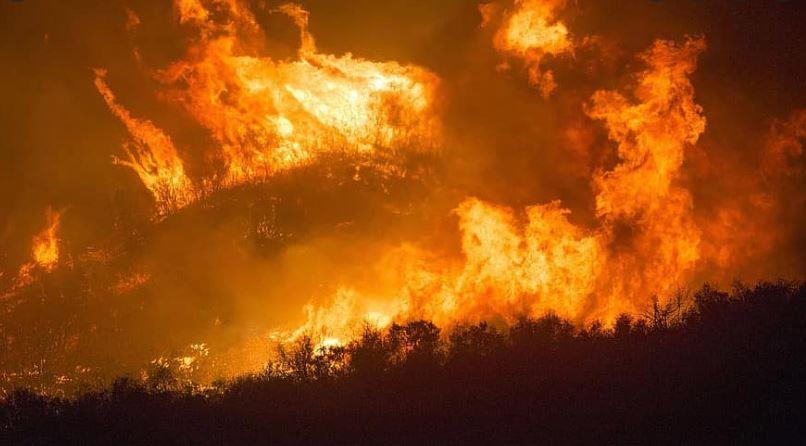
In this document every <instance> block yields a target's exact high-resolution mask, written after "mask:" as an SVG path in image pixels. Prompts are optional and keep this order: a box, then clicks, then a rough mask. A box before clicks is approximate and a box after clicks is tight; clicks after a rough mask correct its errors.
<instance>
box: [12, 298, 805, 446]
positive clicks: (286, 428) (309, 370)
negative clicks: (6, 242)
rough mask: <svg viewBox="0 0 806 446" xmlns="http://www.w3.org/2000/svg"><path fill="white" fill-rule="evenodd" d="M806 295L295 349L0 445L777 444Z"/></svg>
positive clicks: (794, 373) (49, 413)
mask: <svg viewBox="0 0 806 446" xmlns="http://www.w3.org/2000/svg"><path fill="white" fill-rule="evenodd" d="M805 339H806V284H804V283H800V284H792V283H776V284H770V283H761V284H758V285H756V286H754V287H752V288H748V287H744V286H736V287H735V288H734V289H733V290H732V291H731V292H730V293H725V292H722V291H718V290H716V289H714V288H711V287H709V286H705V287H703V288H702V289H700V290H699V291H698V292H696V293H694V295H693V296H692V299H691V300H690V302H688V304H686V303H685V301H680V300H675V301H674V304H673V305H670V306H667V307H663V306H660V305H655V306H654V308H653V309H652V311H651V312H650V313H649V314H647V315H646V316H644V317H641V318H637V319H635V318H633V317H630V316H628V315H623V316H621V317H620V318H619V319H618V321H617V322H616V323H615V325H614V326H613V327H612V329H604V328H603V327H602V326H601V325H600V324H593V325H591V326H588V327H585V328H584V329H578V328H575V327H574V326H573V325H572V324H571V323H569V322H568V321H564V320H562V319H560V318H558V317H556V316H553V315H547V316H544V317H542V318H540V319H522V320H520V321H518V322H516V323H515V324H513V325H511V326H509V327H502V328H497V327H494V326H492V325H490V324H487V323H480V324H477V325H466V326H460V327H455V328H453V329H452V330H451V331H450V332H449V333H441V331H440V329H439V328H438V327H436V326H435V325H434V324H432V323H430V322H428V321H414V322H411V323H408V324H406V325H393V326H392V327H390V328H389V329H388V330H385V331H383V332H379V331H376V330H373V329H371V328H369V327H367V328H366V329H365V330H364V332H363V334H362V335H361V336H360V338H359V339H357V340H356V341H354V342H353V343H351V344H349V345H347V346H344V347H336V348H317V347H316V343H315V340H312V339H310V338H301V339H300V340H299V341H298V342H297V343H296V344H295V345H293V346H286V347H285V348H281V349H279V351H278V354H277V356H276V360H275V362H272V363H271V364H269V366H268V367H267V368H266V371H265V372H264V373H263V374H260V375H257V376H249V377H244V378H241V379H239V380H236V381H234V382H229V383H220V384H218V385H216V386H214V387H213V388H211V389H205V390H199V389H195V390H194V389H193V388H190V387H182V386H180V385H178V384H176V382H175V380H172V378H171V376H159V377H156V378H153V379H151V380H149V381H145V382H140V381H137V380H132V379H128V378H121V379H119V380H117V381H116V382H115V383H114V384H113V385H112V386H111V387H110V388H108V389H105V390H102V391H91V392H87V393H84V394H82V395H80V396H79V397H77V398H74V399H60V398H51V397H43V396H38V395H36V394H34V393H31V392H29V391H24V390H18V391H16V392H14V393H12V394H10V395H9V397H8V398H6V400H5V401H4V402H3V403H2V404H0V443H3V444H113V443H114V444H251V443H260V444H286V443H293V444H316V443H326V444H355V443H373V444H375V443H378V444H389V443H393V444H400V443H405V444H421V443H428V444H432V443H435V444H444V443H458V444H464V443H473V444H479V443H481V444H534V443H549V444H552V443H557V442H562V443H569V442H571V443H597V444H601V443H639V444H641V443H691V442H695V443H726V442H731V443H733V442H739V443H777V442H781V441H783V442H787V440H788V442H795V441H796V439H798V438H802V434H804V433H806V432H805V431H806V423H805V422H806V415H804V414H803V413H802V412H800V411H799V406H800V405H801V404H802V403H803V402H804V401H806V361H804V359H803V358H805V357H806V343H804V340H805Z"/></svg>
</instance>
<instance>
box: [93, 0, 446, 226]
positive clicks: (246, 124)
mask: <svg viewBox="0 0 806 446" xmlns="http://www.w3.org/2000/svg"><path fill="white" fill-rule="evenodd" d="M175 6H176V8H175V9H176V11H177V14H178V18H179V22H180V24H182V25H184V26H186V27H188V28H190V29H192V30H194V31H196V32H197V35H198V37H197V40H196V41H195V42H194V43H193V45H192V46H191V48H190V49H189V50H188V52H187V56H186V58H184V59H183V60H180V61H177V62H175V63H173V64H171V65H170V66H169V67H167V68H166V69H164V70H161V71H159V74H158V75H157V79H158V80H159V81H160V82H161V83H162V84H163V85H164V87H165V90H164V91H163V92H162V94H161V97H162V98H163V99H165V100H167V101H169V102H172V103H175V104H179V105H180V106H181V107H183V108H184V109H185V110H186V111H187V113H188V114H189V115H190V116H191V117H193V118H194V120H196V122H198V124H199V125H201V126H202V127H203V128H205V129H206V130H207V131H209V133H210V135H211V136H212V138H213V139H214V140H215V141H216V143H217V144H218V147H219V153H217V155H216V157H215V158H217V159H220V160H222V161H223V163H224V167H225V169H224V172H225V175H224V177H223V178H220V177H217V178H205V179H204V181H202V184H204V183H205V182H208V183H209V182H218V183H221V184H224V185H225V186H232V185H236V184H241V183H244V182H251V181H255V180H258V179H260V178H264V177H267V176H271V175H273V174H275V173H276V172H279V171H282V170H285V169H289V168H293V167H295V166H299V165H303V164H306V163H310V162H313V161H314V160H315V159H316V158H317V156H319V155H321V154H323V153H328V152H343V153H348V154H357V155H361V154H364V155H372V154H384V153H387V154H392V153H394V151H397V150H401V149H414V148H418V149H419V150H423V149H426V150H427V149H428V148H429V147H432V146H433V145H434V142H435V141H436V140H438V139H439V133H440V131H439V121H438V118H437V113H436V110H435V107H436V103H437V97H436V91H437V87H438V79H437V77H436V76H435V75H433V74H432V73H430V72H429V71H428V70H426V69H424V68H420V67H416V66H405V65H401V64H398V63H397V62H374V61H369V60H365V59H361V58H357V57H354V56H352V55H351V54H345V55H343V56H334V55H328V54H322V53H319V52H318V51H317V48H316V43H315V40H314V38H313V36H312V35H311V34H310V32H309V31H308V13H307V12H306V11H305V10H303V9H302V8H301V7H299V6H297V5H294V4H285V5H283V6H281V7H279V8H277V9H276V10H273V11H272V12H274V13H281V14H285V15H287V16H288V17H290V18H291V20H292V21H293V22H294V24H295V25H296V26H297V27H298V28H299V36H300V42H301V44H300V47H299V50H298V54H297V57H296V58H295V59H292V60H274V59H272V58H270V57H265V56H260V55H258V54H257V53H259V51H258V47H259V44H258V43H255V42H253V40H254V39H250V36H253V35H255V34H259V33H260V32H261V30H260V28H259V26H258V25H257V22H256V21H255V17H254V16H253V15H252V13H251V12H250V11H249V10H248V9H247V8H245V7H244V6H243V5H242V4H241V3H240V2H238V1H235V0H228V1H225V0H211V1H208V2H201V1H199V0H178V1H177V2H176V3H175ZM213 9H214V10H215V11H216V14H212V13H211V12H210V11H212V10H213ZM220 14H223V15H224V16H225V18H224V19H222V18H221V17H218V15H220ZM214 16H216V17H214ZM103 76H104V72H103V71H99V72H98V75H97V78H96V86H97V88H98V90H99V91H100V92H101V94H102V95H103V97H104V99H105V100H106V102H107V104H108V105H109V107H110V109H111V110H112V112H113V113H114V114H115V115H116V116H117V117H118V118H119V119H121V121H123V122H124V124H126V127H127V128H128V130H129V133H130V134H131V135H132V137H133V139H134V143H135V149H134V150H133V151H132V150H129V154H130V160H128V161H125V162H121V164H124V165H127V166H129V167H131V168H133V169H134V170H135V171H136V172H137V173H138V175H139V176H140V178H141V180H142V181H143V183H144V185H145V186H146V187H148V188H149V189H150V190H151V191H152V193H153V194H154V196H155V198H156V199H157V201H158V202H159V203H161V204H163V206H164V207H173V208H178V207H181V206H183V205H185V204H187V203H189V202H190V201H192V200H193V193H192V189H193V186H192V185H191V182H190V181H189V180H188V178H187V176H186V174H185V172H184V169H183V167H182V166H183V162H182V158H181V156H180V155H179V153H178V152H177V150H176V149H175V148H174V146H173V144H172V142H171V139H170V137H168V136H167V135H166V134H165V133H164V132H163V131H161V130H159V129H158V128H157V127H156V126H154V125H153V124H152V123H151V122H150V121H142V120H137V119H134V118H132V117H131V116H130V115H129V113H128V111H126V110H125V109H124V108H122V107H121V106H119V105H117V104H116V103H115V100H114V95H113V94H112V92H111V91H110V89H109V88H108V87H107V85H106V83H105V82H104V80H103V79H104V78H103ZM166 190H167V191H171V193H170V194H169V196H168V197H166V196H165V194H164V193H163V191H166ZM170 199H173V202H175V203H176V205H175V206H167V202H170ZM169 210H170V209H169Z"/></svg>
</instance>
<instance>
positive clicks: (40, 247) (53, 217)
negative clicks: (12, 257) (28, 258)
mask: <svg viewBox="0 0 806 446" xmlns="http://www.w3.org/2000/svg"><path fill="white" fill-rule="evenodd" d="M46 218H47V226H46V227H45V229H43V230H42V232H40V233H39V234H37V235H36V236H34V240H33V246H32V248H31V252H32V256H33V260H34V262H35V263H36V264H37V265H39V266H40V267H41V268H43V269H45V270H47V271H50V270H52V269H53V268H54V267H55V266H56V264H57V263H59V239H58V237H57V235H56V233H57V232H58V231H59V224H60V221H61V214H60V213H59V212H55V211H53V210H51V209H48V210H47V212H46Z"/></svg>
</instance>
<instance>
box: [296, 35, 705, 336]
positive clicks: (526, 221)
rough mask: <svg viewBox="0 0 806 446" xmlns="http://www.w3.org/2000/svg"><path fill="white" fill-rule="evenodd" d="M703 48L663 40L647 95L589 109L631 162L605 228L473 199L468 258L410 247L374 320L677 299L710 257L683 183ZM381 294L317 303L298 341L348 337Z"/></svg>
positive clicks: (611, 312) (586, 315) (651, 57)
mask: <svg viewBox="0 0 806 446" xmlns="http://www.w3.org/2000/svg"><path fill="white" fill-rule="evenodd" d="M704 49H705V43H704V41H703V40H702V39H688V40H686V41H685V42H684V43H682V44H677V43H675V42H671V41H664V40H659V41H656V42H655V43H654V44H653V45H652V47H651V48H650V49H649V50H647V51H646V52H645V53H643V54H642V55H641V56H640V59H641V60H642V61H643V62H644V63H646V65H647V66H648V68H647V69H646V70H645V71H643V72H641V73H639V74H638V76H637V86H636V88H635V98H636V100H637V102H635V103H633V102H631V101H630V100H629V99H627V98H626V97H625V96H623V95H622V94H620V93H617V92H609V91H599V92H597V93H595V94H594V95H593V97H592V99H591V101H590V104H589V106H588V114H589V115H590V117H592V118H594V119H597V120H601V121H604V123H605V126H606V127H607V129H608V131H609V134H610V138H611V139H612V140H613V141H614V142H616V143H617V144H618V155H619V158H620V160H621V162H620V163H619V164H618V165H616V166H615V167H614V168H613V169H612V170H610V171H607V172H604V173H602V174H600V175H597V176H596V177H595V178H594V179H593V184H594V186H595V188H596V190H597V197H596V205H597V215H598V217H599V220H600V226H599V227H597V228H595V229H585V228H582V227H578V226H576V225H574V224H572V223H571V222H570V221H569V220H568V218H567V217H568V214H570V211H569V210H567V209H565V208H563V207H562V205H561V203H560V202H559V201H554V202H551V203H548V204H544V205H535V206H530V207H527V208H526V211H525V216H524V217H525V218H519V217H517V216H516V215H515V213H514V212H513V210H511V209H509V208H505V207H501V206H497V205H495V204H491V203H486V202H483V201H481V200H478V199H475V198H469V199H466V200H465V201H463V202H462V203H461V204H460V205H459V206H458V207H457V209H456V214H457V216H458V218H459V225H458V226H459V230H460V232H461V241H462V245H461V246H462V253H463V255H464V260H463V261H462V262H458V263H457V262H453V263H446V262H444V261H433V260H425V259H426V258H429V259H430V258H431V257H432V256H428V255H427V254H424V253H422V252H420V251H418V250H412V249H408V250H403V251H401V252H404V253H405V255H403V256H402V258H403V260H402V261H401V262H398V263H397V271H398V272H397V274H398V276H399V277H400V282H401V283H402V285H401V286H400V287H399V288H398V289H397V290H393V291H391V292H390V293H389V296H388V297H387V298H386V299H383V300H382V301H383V302H385V310H386V312H385V313H382V314H383V321H384V323H383V324H372V325H375V326H378V327H382V326H385V325H386V324H388V323H390V321H406V320H410V319H417V318H425V319H428V320H432V321H434V322H436V323H437V324H440V325H442V326H450V325H452V324H455V323H458V322H465V321H479V320H495V319H503V320H506V321H509V322H512V321H514V320H515V318H517V317H520V316H524V315H527V316H539V315H542V314H545V313H546V312H554V313H557V314H558V315H560V316H562V317H564V318H568V319H571V320H575V321H579V322H590V321H592V320H601V321H604V322H605V323H612V322H613V321H614V320H615V318H616V317H617V316H618V315H619V314H620V313H622V312H637V311H640V310H641V309H642V306H643V305H645V304H646V302H648V301H649V298H650V296H652V295H659V296H664V297H667V296H671V295H672V294H673V291H674V290H675V288H676V287H680V286H682V285H683V284H685V283H686V280H687V278H688V275H689V274H690V273H691V271H692V269H693V267H694V265H695V264H696V262H697V260H698V259H699V257H700V249H699V242H700V231H699V229H698V228H697V226H696V225H695V223H694V220H693V216H692V202H691V197H690V194H689V192H688V191H687V190H686V189H684V188H683V187H682V186H680V185H679V184H677V182H676V181H675V180H676V178H677V175H678V173H679V170H680V168H681V166H682V163H683V159H684V152H685V148H686V147H687V146H690V145H692V144H694V143H695V142H696V141H697V139H698V138H699V135H700V134H701V133H702V132H703V131H704V129H705V119H704V118H703V116H702V111H701V108H700V107H699V106H698V105H697V104H696V103H695V102H694V89H693V87H692V85H691V83H690V81H689V79H688V76H689V75H690V74H691V73H692V72H693V71H694V70H695V69H696V65H697V64H696V61H697V56H698V55H699V54H700V53H701V52H702V51H703V50H704ZM520 221H523V223H520ZM624 228H628V229H627V230H625V229H624ZM624 246H627V247H628V248H624ZM384 267H388V265H385V266H384ZM628 296H630V297H632V298H633V299H635V300H629V299H628ZM377 301H378V299H371V298H368V297H367V296H360V295H359V294H357V292H355V291H352V292H350V293H349V294H345V293H344V292H343V290H342V291H340V292H339V294H338V295H337V296H336V298H334V299H333V303H332V305H330V306H325V307H321V308H314V307H311V306H309V307H307V310H306V311H307V313H308V321H307V322H306V323H305V324H304V325H303V326H302V327H301V328H300V329H299V330H298V331H297V332H295V336H296V335H298V334H299V333H301V332H308V333H318V334H320V335H321V336H322V337H323V338H327V337H328V336H331V334H332V331H333V330H336V332H337V333H339V335H340V336H343V335H344V333H345V329H344V327H349V326H355V325H356V324H357V323H358V322H359V321H361V320H365V321H366V320H368V317H367V315H368V314H372V313H371V309H370V307H369V305H368V304H367V302H377ZM375 305H377V304H375ZM292 338H293V337H292Z"/></svg>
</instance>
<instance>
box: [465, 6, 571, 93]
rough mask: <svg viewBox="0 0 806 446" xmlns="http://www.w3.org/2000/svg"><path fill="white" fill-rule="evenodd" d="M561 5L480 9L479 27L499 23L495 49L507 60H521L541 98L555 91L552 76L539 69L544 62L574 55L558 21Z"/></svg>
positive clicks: (549, 72) (564, 26) (505, 66)
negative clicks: (480, 21) (480, 23)
mask: <svg viewBox="0 0 806 446" xmlns="http://www.w3.org/2000/svg"><path fill="white" fill-rule="evenodd" d="M564 6H565V0H516V1H515V3H514V5H513V6H512V9H508V10H504V11H501V10H500V6H499V5H498V4H496V3H488V4H484V5H481V6H480V7H479V10H480V11H481V14H482V26H489V25H491V24H492V23H493V22H500V26H499V27H498V29H497V30H496V32H495V35H494V36H493V46H494V47H495V49H496V50H497V51H498V52H500V53H501V54H503V55H505V56H506V57H511V58H516V59H520V60H522V61H523V62H524V64H525V65H526V69H527V71H528V73H529V83H530V84H531V85H532V86H533V87H535V88H537V89H538V90H539V91H540V93H541V94H542V95H543V97H548V96H549V95H550V94H551V93H552V92H553V91H554V90H555V89H556V88H557V84H556V82H555V81H554V73H553V72H552V71H551V70H544V69H543V67H542V63H543V59H544V58H545V57H546V56H559V55H563V54H570V53H572V52H573V44H572V42H571V38H570V36H569V32H568V28H567V27H566V25H565V24H564V23H563V22H561V21H559V20H557V15H558V13H559V11H560V10H561V9H562V8H563V7H564ZM502 68H505V69H506V68H508V66H507V65H503V66H502Z"/></svg>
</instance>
